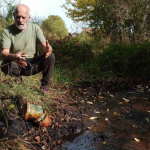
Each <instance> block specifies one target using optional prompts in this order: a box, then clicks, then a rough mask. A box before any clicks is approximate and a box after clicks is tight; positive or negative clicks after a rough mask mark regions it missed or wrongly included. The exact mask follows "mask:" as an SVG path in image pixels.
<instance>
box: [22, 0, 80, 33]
mask: <svg viewBox="0 0 150 150" xmlns="http://www.w3.org/2000/svg"><path fill="white" fill-rule="evenodd" d="M20 3H21V4H25V5H27V6H28V7H29V8H30V14H31V17H32V16H37V17H41V18H42V17H44V18H45V19H46V18H47V17H48V16H49V15H58V16H60V17H61V18H62V19H63V21H64V22H65V24H66V27H67V28H68V31H69V32H70V33H74V32H81V30H82V29H81V27H80V26H78V25H76V24H75V23H74V22H73V21H72V20H71V19H69V18H68V17H67V15H66V13H65V9H63V8H61V6H62V5H63V4H65V0H20Z"/></svg>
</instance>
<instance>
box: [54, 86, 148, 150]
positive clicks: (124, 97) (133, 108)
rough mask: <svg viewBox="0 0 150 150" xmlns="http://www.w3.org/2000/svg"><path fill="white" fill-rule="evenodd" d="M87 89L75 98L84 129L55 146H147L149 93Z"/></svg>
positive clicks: (72, 149) (64, 149)
mask: <svg viewBox="0 0 150 150" xmlns="http://www.w3.org/2000/svg"><path fill="white" fill-rule="evenodd" d="M90 92H93V91H91V89H90V88H89V89H87V90H86V92H85V93H84V95H83V97H80V98H78V99H77V100H78V102H79V106H80V109H81V112H82V117H83V118H82V119H83V121H84V124H85V130H86V131H85V132H84V133H82V134H81V135H80V136H77V137H76V138H75V139H74V140H72V141H66V142H65V143H63V144H62V145H61V146H59V147H57V148H56V149H55V150H60V149H61V150H150V100H149V97H150V95H145V94H144V93H140V92H137V90H134V91H126V93H125V92H106V93H105V94H99V95H93V96H92V97H89V93H90Z"/></svg>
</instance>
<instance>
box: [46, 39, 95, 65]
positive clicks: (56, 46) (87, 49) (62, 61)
mask: <svg viewBox="0 0 150 150" xmlns="http://www.w3.org/2000/svg"><path fill="white" fill-rule="evenodd" d="M49 42H50V44H51V45H52V47H53V50H54V53H55V55H56V64H59V65H61V66H70V67H71V66H72V67H75V66H77V65H80V64H82V63H85V62H90V61H91V60H92V59H93V53H92V51H91V46H90V44H88V43H87V42H84V41H83V42H80V41H79V40H77V39H76V38H72V37H71V38H70V37H66V38H64V39H60V40H55V41H52V40H49Z"/></svg>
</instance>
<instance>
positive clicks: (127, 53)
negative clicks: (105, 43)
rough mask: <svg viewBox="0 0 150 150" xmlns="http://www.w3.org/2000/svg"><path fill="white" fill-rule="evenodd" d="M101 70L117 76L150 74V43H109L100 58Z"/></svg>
mask: <svg viewBox="0 0 150 150" xmlns="http://www.w3.org/2000/svg"><path fill="white" fill-rule="evenodd" d="M100 67H101V71H104V72H112V73H114V74H116V75H117V76H140V77H143V76H148V75H150V71H149V70H150V43H149V42H144V43H143V44H140V45H138V46H133V45H118V44H111V45H110V47H109V48H107V49H105V50H104V53H103V55H102V57H101V60H100Z"/></svg>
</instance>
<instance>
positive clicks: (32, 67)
mask: <svg viewBox="0 0 150 150" xmlns="http://www.w3.org/2000/svg"><path fill="white" fill-rule="evenodd" d="M25 62H26V63H27V66H26V67H23V66H20V65H18V64H17V63H16V62H15V61H11V62H10V61H3V62H2V65H1V70H2V72H4V74H5V75H7V74H9V75H11V76H15V77H20V76H30V75H35V74H37V73H39V72H41V71H42V79H41V86H47V85H49V82H50V78H51V76H52V73H53V68H54V63H55V55H54V53H51V55H49V56H48V57H47V58H45V55H42V56H39V57H34V58H26V60H25Z"/></svg>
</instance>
